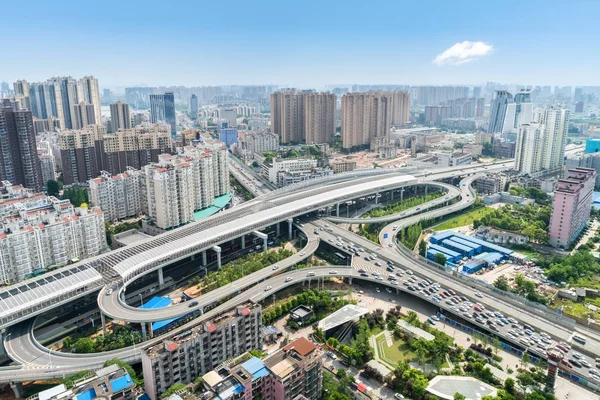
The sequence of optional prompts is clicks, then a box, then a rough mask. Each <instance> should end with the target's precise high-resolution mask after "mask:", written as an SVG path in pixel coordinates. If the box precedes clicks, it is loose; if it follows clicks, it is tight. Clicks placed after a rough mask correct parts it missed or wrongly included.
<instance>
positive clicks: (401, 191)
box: [400, 189, 404, 201]
mask: <svg viewBox="0 0 600 400" xmlns="http://www.w3.org/2000/svg"><path fill="white" fill-rule="evenodd" d="M403 200H404V189H402V190H400V201H403Z"/></svg>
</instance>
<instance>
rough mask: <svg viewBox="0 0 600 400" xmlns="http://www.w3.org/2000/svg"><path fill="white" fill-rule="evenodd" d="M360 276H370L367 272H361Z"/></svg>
mask: <svg viewBox="0 0 600 400" xmlns="http://www.w3.org/2000/svg"><path fill="white" fill-rule="evenodd" d="M360 276H369V274H367V273H366V272H361V273H360Z"/></svg>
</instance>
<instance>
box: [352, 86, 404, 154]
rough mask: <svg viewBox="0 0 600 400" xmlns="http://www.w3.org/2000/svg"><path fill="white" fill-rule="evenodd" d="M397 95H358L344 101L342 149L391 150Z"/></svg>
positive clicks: (377, 93)
mask: <svg viewBox="0 0 600 400" xmlns="http://www.w3.org/2000/svg"><path fill="white" fill-rule="evenodd" d="M392 98H393V94H392V93H391V92H357V93H348V94H346V95H344V96H343V97H342V146H343V147H344V148H347V149H349V148H353V147H360V146H367V145H369V146H370V148H371V150H375V151H377V150H378V149H379V148H380V147H385V146H389V142H390V126H391V120H392V103H393V100H392Z"/></svg>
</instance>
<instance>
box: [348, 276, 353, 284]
mask: <svg viewBox="0 0 600 400" xmlns="http://www.w3.org/2000/svg"><path fill="white" fill-rule="evenodd" d="M348 285H352V277H350V278H348Z"/></svg>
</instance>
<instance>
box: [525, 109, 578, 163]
mask: <svg viewBox="0 0 600 400" xmlns="http://www.w3.org/2000/svg"><path fill="white" fill-rule="evenodd" d="M569 117H570V112H569V110H567V109H566V108H563V107H550V108H546V109H538V110H536V111H535V115H534V117H533V118H534V120H536V121H537V122H539V123H540V124H543V125H544V139H543V148H542V150H541V151H542V155H543V157H542V165H541V167H542V168H543V169H546V170H556V169H559V168H562V166H563V163H564V158H565V147H566V145H567V134H568V131H569Z"/></svg>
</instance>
